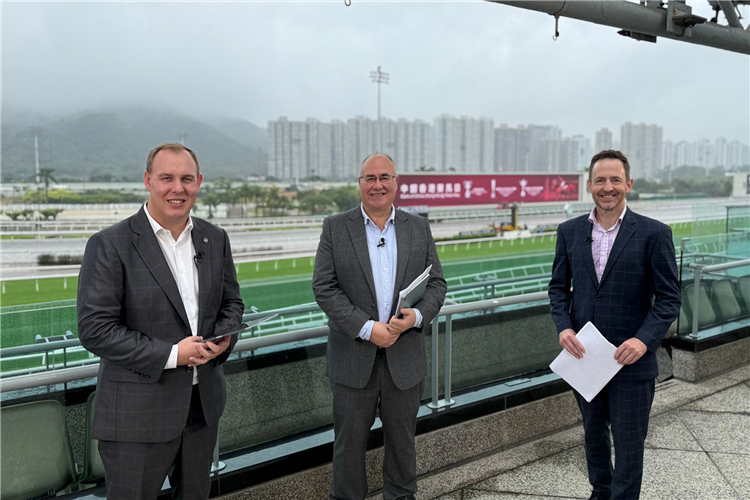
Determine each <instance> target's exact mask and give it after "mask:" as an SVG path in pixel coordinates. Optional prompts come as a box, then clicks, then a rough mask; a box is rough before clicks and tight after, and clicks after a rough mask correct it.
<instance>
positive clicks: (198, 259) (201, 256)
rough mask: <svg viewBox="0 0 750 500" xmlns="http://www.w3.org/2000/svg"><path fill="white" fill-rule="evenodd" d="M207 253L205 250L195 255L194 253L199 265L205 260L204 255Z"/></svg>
mask: <svg viewBox="0 0 750 500" xmlns="http://www.w3.org/2000/svg"><path fill="white" fill-rule="evenodd" d="M204 255H205V254H204V253H203V252H198V253H196V254H195V255H193V260H195V265H196V266H197V265H198V264H200V263H201V262H203V256H204Z"/></svg>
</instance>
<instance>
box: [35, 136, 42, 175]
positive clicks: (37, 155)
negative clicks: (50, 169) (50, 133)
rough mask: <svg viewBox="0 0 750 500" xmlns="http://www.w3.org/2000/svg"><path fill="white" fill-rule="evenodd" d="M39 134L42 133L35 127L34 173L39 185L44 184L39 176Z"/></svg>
mask: <svg viewBox="0 0 750 500" xmlns="http://www.w3.org/2000/svg"><path fill="white" fill-rule="evenodd" d="M39 132H40V129H39V127H34V166H35V171H34V173H35V174H36V179H35V180H36V183H37V184H41V183H42V178H41V176H40V175H39Z"/></svg>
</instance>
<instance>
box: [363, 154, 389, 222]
mask: <svg viewBox="0 0 750 500" xmlns="http://www.w3.org/2000/svg"><path fill="white" fill-rule="evenodd" d="M359 175H360V179H359V196H360V198H362V205H363V206H364V208H365V212H366V213H367V215H369V216H370V217H384V216H388V215H390V213H391V207H392V206H393V200H395V199H396V188H397V187H398V183H397V181H396V166H395V165H394V164H393V162H392V161H391V160H389V159H388V157H386V156H384V155H374V156H371V157H370V158H368V159H367V160H365V162H364V163H363V164H362V169H361V170H360V172H359ZM383 175H388V176H391V177H392V179H391V180H389V181H387V182H382V181H381V180H380V178H381V176H383ZM368 177H369V178H374V179H375V182H368V181H367V180H366V178H368Z"/></svg>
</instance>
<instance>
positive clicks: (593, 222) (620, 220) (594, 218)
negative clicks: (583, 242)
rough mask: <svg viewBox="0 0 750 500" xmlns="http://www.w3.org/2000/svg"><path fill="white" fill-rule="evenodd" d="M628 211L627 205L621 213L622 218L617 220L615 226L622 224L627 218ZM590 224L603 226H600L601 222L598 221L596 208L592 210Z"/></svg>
mask: <svg viewBox="0 0 750 500" xmlns="http://www.w3.org/2000/svg"><path fill="white" fill-rule="evenodd" d="M627 209H628V206H627V205H625V206H624V207H622V212H621V213H620V216H619V217H618V218H617V222H616V223H615V226H616V225H617V224H622V219H623V218H625V211H626V210H627ZM589 222H590V223H592V224H594V225H599V226H601V224H599V221H598V220H596V207H594V208H592V209H591V213H590V214H589ZM612 227H614V226H612Z"/></svg>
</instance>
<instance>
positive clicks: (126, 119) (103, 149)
mask: <svg viewBox="0 0 750 500" xmlns="http://www.w3.org/2000/svg"><path fill="white" fill-rule="evenodd" d="M32 124H33V125H32ZM35 126H37V127H38V131H39V132H38V133H39V163H40V167H41V168H53V169H55V172H54V176H55V177H56V178H57V179H58V181H61V180H62V179H66V180H74V179H76V180H90V179H91V178H92V177H93V178H99V179H101V178H108V177H109V178H112V180H140V179H141V178H142V175H143V170H144V168H145V163H146V155H147V154H148V152H149V151H150V150H151V149H152V148H153V147H154V146H156V145H158V144H160V143H162V142H180V140H181V138H183V137H184V140H185V145H187V146H188V147H190V148H191V149H193V150H194V151H195V152H196V154H197V155H198V160H199V161H200V164H201V173H203V175H204V177H205V178H207V179H215V178H216V177H218V176H225V177H230V178H245V177H247V176H249V175H265V174H266V172H267V159H266V158H267V157H266V141H267V139H266V130H265V129H263V128H260V127H257V126H255V125H253V124H252V123H250V122H248V121H246V120H241V119H235V118H224V117H213V118H210V119H196V118H191V117H188V116H185V115H181V114H179V113H175V112H173V111H166V110H152V109H124V110H123V109H118V110H100V111H90V112H83V113H78V114H75V115H70V116H65V117H62V118H56V119H45V118H44V117H40V116H38V115H33V114H31V113H18V112H15V113H5V112H3V120H2V131H1V133H2V149H1V150H0V160H1V161H2V180H3V181H5V182H10V181H24V180H28V179H30V178H31V177H32V176H33V175H34V128H35Z"/></svg>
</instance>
